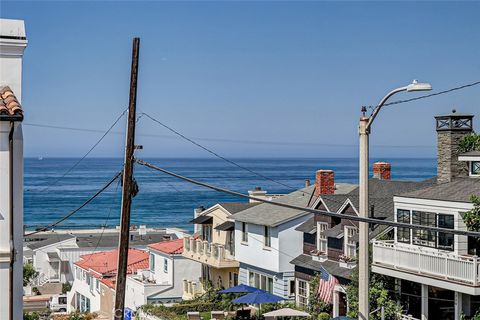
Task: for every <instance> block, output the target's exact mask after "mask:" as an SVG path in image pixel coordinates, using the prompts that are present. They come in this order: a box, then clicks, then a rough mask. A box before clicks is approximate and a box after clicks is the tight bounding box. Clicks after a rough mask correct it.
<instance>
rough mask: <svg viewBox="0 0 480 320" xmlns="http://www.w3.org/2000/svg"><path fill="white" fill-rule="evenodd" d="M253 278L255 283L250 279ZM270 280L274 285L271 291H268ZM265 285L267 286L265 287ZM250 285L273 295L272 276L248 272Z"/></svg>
mask: <svg viewBox="0 0 480 320" xmlns="http://www.w3.org/2000/svg"><path fill="white" fill-rule="evenodd" d="M252 276H253V277H252ZM251 277H252V278H253V282H252V281H251V280H252V279H250V278H251ZM257 279H258V286H257V285H256V280H257ZM269 280H271V283H272V288H271V289H272V290H271V291H269V290H268V287H269V285H268V284H269V282H270V281H269ZM263 283H264V284H265V285H263ZM248 285H249V286H251V287H255V288H257V289H261V290H264V291H267V292H270V293H273V286H274V280H273V277H272V276H269V275H267V274H264V273H260V272H255V271H250V270H248Z"/></svg>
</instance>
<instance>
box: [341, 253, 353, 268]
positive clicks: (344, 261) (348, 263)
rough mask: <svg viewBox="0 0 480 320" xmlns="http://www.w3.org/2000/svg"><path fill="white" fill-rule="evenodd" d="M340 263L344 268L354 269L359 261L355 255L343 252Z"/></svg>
mask: <svg viewBox="0 0 480 320" xmlns="http://www.w3.org/2000/svg"><path fill="white" fill-rule="evenodd" d="M338 263H339V265H340V267H342V268H348V269H353V268H355V266H356V265H357V261H356V258H355V257H349V256H346V255H344V254H341V255H340V256H339V257H338Z"/></svg>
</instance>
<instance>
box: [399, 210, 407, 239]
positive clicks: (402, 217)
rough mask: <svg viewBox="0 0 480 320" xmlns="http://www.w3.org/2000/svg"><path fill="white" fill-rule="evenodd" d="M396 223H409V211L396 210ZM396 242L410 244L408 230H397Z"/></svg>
mask: <svg viewBox="0 0 480 320" xmlns="http://www.w3.org/2000/svg"><path fill="white" fill-rule="evenodd" d="M397 222H403V223H410V210H403V209H398V210H397ZM397 241H398V242H407V243H410V229H408V228H397Z"/></svg>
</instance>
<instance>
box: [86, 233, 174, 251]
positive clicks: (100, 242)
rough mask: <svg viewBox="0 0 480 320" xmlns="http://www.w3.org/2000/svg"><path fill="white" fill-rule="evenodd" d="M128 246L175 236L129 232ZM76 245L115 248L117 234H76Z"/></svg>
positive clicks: (150, 242) (136, 245)
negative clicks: (131, 237)
mask: <svg viewBox="0 0 480 320" xmlns="http://www.w3.org/2000/svg"><path fill="white" fill-rule="evenodd" d="M131 236H133V239H130V242H129V243H130V247H143V246H147V245H149V244H152V243H156V242H160V241H162V240H165V239H166V238H165V237H169V238H170V239H171V238H174V239H175V238H176V236H175V235H174V234H166V233H147V234H146V235H142V236H141V235H138V234H131ZM77 246H79V247H80V248H94V247H99V248H116V247H117V246H118V234H107V235H106V234H104V235H102V234H101V233H94V234H85V235H83V234H82V235H77Z"/></svg>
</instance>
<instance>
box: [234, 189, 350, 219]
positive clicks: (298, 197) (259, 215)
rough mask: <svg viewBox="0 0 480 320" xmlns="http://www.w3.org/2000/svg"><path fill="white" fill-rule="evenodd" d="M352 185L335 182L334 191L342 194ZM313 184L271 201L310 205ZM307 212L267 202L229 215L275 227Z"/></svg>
mask: <svg viewBox="0 0 480 320" xmlns="http://www.w3.org/2000/svg"><path fill="white" fill-rule="evenodd" d="M353 187H354V186H353V185H352V184H348V183H338V184H335V192H336V193H338V194H342V193H344V192H350V191H351V190H352V188H353ZM314 191H315V185H311V186H308V187H306V188H302V189H299V190H296V191H294V192H291V193H289V194H286V195H284V196H281V197H279V198H276V199H274V200H272V202H277V203H285V204H289V205H294V206H299V207H311V205H312V203H314V202H315V199H316V198H315V195H314ZM306 214H309V212H307V211H303V210H298V209H291V208H284V207H279V206H276V205H273V204H269V203H260V204H258V205H257V206H255V207H253V208H249V209H246V210H243V211H240V212H239V213H236V214H234V215H233V216H231V218H232V219H234V220H236V221H240V222H248V223H254V224H259V225H266V226H271V227H276V226H278V225H280V224H282V223H285V222H288V221H290V220H293V219H296V218H299V217H301V216H304V215H306Z"/></svg>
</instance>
